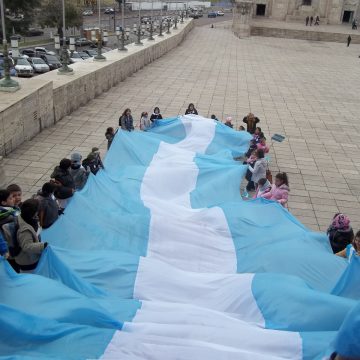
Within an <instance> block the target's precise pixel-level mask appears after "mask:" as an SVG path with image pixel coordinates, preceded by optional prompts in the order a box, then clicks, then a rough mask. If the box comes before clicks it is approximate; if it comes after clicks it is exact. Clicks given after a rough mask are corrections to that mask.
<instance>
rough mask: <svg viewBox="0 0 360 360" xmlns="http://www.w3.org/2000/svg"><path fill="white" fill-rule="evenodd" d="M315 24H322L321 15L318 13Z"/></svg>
mask: <svg viewBox="0 0 360 360" xmlns="http://www.w3.org/2000/svg"><path fill="white" fill-rule="evenodd" d="M314 25H317V26H319V25H320V17H319V15H316V18H315V24H314Z"/></svg>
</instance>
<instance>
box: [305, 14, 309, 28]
mask: <svg viewBox="0 0 360 360" xmlns="http://www.w3.org/2000/svg"><path fill="white" fill-rule="evenodd" d="M309 20H310V18H309V16H307V17H306V18H305V25H306V26H308V25H309Z"/></svg>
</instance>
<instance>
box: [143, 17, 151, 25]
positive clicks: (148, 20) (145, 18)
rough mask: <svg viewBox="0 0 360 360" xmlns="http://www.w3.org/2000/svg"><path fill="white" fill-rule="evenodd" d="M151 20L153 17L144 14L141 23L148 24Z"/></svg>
mask: <svg viewBox="0 0 360 360" xmlns="http://www.w3.org/2000/svg"><path fill="white" fill-rule="evenodd" d="M150 21H151V18H150V17H149V16H142V17H141V23H142V24H147V23H149V22H150Z"/></svg>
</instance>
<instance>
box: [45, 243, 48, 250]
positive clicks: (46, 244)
mask: <svg viewBox="0 0 360 360" xmlns="http://www.w3.org/2000/svg"><path fill="white" fill-rule="evenodd" d="M47 246H48V243H47V242H45V243H44V250H45V249H46V248H47Z"/></svg>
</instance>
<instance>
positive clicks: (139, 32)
mask: <svg viewBox="0 0 360 360" xmlns="http://www.w3.org/2000/svg"><path fill="white" fill-rule="evenodd" d="M135 45H137V46H142V45H143V43H142V42H141V1H140V0H139V23H138V29H137V41H136V43H135Z"/></svg>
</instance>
